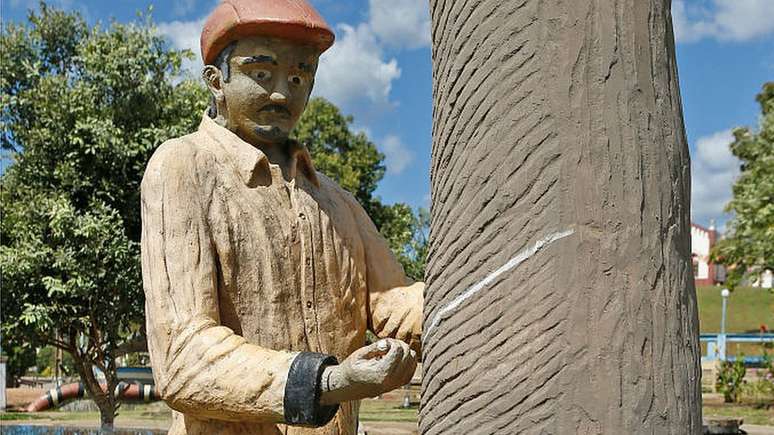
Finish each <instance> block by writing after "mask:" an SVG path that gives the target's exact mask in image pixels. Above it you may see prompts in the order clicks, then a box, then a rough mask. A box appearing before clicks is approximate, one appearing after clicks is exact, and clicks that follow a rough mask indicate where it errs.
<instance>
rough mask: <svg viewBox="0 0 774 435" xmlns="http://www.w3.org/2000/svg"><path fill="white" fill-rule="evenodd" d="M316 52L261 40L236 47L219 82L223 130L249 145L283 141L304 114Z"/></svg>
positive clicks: (251, 39) (247, 40)
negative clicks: (231, 131) (224, 119)
mask: <svg viewBox="0 0 774 435" xmlns="http://www.w3.org/2000/svg"><path fill="white" fill-rule="evenodd" d="M318 57H319V53H318V51H317V50H316V49H315V48H313V47H310V46H305V45H300V44H297V43H293V42H290V41H287V40H283V39H278V38H271V37H265V36H253V37H247V38H245V39H242V40H240V41H238V42H237V44H236V46H235V47H234V51H233V52H232V54H231V57H230V59H229V66H230V79H229V80H228V81H227V82H225V81H224V82H223V83H222V91H223V97H224V98H225V105H226V108H227V114H228V115H227V117H228V119H227V125H229V127H230V128H232V129H235V131H236V133H237V134H239V135H240V136H241V137H242V138H243V139H245V140H247V141H248V142H251V143H258V142H263V143H266V142H281V141H284V140H286V139H287V137H288V135H289V134H290V131H291V130H292V129H293V127H294V126H295V125H296V123H297V122H298V119H299V118H300V117H301V114H302V113H303V112H304V108H305V107H306V103H307V100H308V99H309V94H310V93H311V92H312V85H313V84H314V74H315V71H316V70H317V60H318Z"/></svg>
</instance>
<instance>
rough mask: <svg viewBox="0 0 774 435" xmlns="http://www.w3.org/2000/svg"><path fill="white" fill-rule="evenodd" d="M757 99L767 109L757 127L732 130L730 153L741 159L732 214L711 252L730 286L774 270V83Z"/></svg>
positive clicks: (765, 87) (766, 87)
mask: <svg viewBox="0 0 774 435" xmlns="http://www.w3.org/2000/svg"><path fill="white" fill-rule="evenodd" d="M757 100H758V102H759V103H760V105H761V110H762V112H763V116H762V117H761V121H760V128H759V130H758V131H757V132H755V131H752V130H751V129H749V128H746V127H745V128H737V129H736V130H734V142H733V143H732V144H731V152H732V153H733V154H734V156H736V157H737V158H738V159H739V160H741V162H742V165H741V174H740V176H739V178H738V179H737V180H736V183H735V184H734V188H733V194H734V196H733V198H732V199H731V202H729V203H728V205H726V211H730V212H733V213H734V217H733V218H732V219H731V220H730V221H729V223H728V228H729V231H728V235H727V237H725V238H724V239H723V240H721V241H720V242H718V243H717V245H715V248H714V249H713V251H712V258H713V261H716V262H718V263H721V264H725V265H727V269H728V274H727V284H728V286H729V287H730V288H732V289H733V288H734V287H736V286H737V285H739V284H740V283H741V282H743V281H744V280H746V279H750V278H751V279H755V278H757V277H758V276H759V275H760V273H761V272H763V271H764V270H767V269H768V270H774V82H768V83H766V84H765V85H763V91H762V92H761V93H760V94H759V95H758V98H757Z"/></svg>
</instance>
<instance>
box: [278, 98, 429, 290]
mask: <svg viewBox="0 0 774 435" xmlns="http://www.w3.org/2000/svg"><path fill="white" fill-rule="evenodd" d="M352 122H353V118H352V116H344V115H342V113H341V111H340V110H339V109H338V108H337V107H336V106H335V105H333V104H332V103H330V102H329V101H327V100H325V99H323V98H319V97H317V98H312V99H311V100H310V101H309V104H308V105H307V107H306V111H305V112H304V114H303V116H302V117H301V119H300V120H299V122H298V125H297V126H296V128H295V130H294V131H293V135H294V137H295V138H296V139H297V140H298V141H300V142H302V143H304V144H306V146H307V147H308V148H309V152H310V153H311V155H312V159H313V160H314V164H315V168H316V169H317V170H319V171H320V172H322V173H324V174H326V175H327V176H329V177H331V179H333V180H335V181H336V182H337V183H339V185H341V187H343V188H344V189H345V190H347V191H348V192H350V193H352V195H354V196H355V198H357V200H358V202H360V204H361V205H362V206H363V208H365V210H366V212H367V213H368V215H369V216H370V217H371V219H373V221H374V223H375V224H376V227H377V228H379V231H380V232H381V233H382V235H383V236H384V237H385V238H386V239H387V242H388V243H389V245H390V248H392V250H393V252H394V253H395V255H396V256H397V257H398V260H399V261H400V262H401V264H402V265H403V268H404V269H405V270H406V274H407V275H409V276H410V277H411V278H413V279H416V280H421V279H423V277H424V270H425V266H424V265H425V256H426V254H427V251H426V245H427V228H428V226H429V217H428V216H429V215H428V213H427V212H426V211H424V210H419V211H418V214H414V212H413V211H412V210H411V207H409V206H408V205H406V204H402V203H397V204H392V205H386V204H383V203H382V202H381V200H380V199H379V198H378V197H377V196H375V195H374V191H375V190H376V188H377V186H378V184H379V182H380V181H381V180H382V178H384V172H385V167H384V154H382V153H380V152H379V150H378V149H377V148H376V145H374V144H373V143H372V142H371V141H370V140H369V139H368V137H367V136H366V135H365V133H363V132H358V133H353V132H352V131H351V130H350V125H351V124H352Z"/></svg>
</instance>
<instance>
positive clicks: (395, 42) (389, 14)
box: [368, 0, 430, 49]
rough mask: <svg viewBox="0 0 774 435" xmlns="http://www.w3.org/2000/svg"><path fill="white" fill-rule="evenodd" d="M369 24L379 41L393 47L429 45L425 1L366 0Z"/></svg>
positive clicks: (426, 5)
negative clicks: (367, 0)
mask: <svg viewBox="0 0 774 435" xmlns="http://www.w3.org/2000/svg"><path fill="white" fill-rule="evenodd" d="M368 5H369V8H370V10H369V21H368V22H369V25H370V26H371V29H372V30H373V32H374V34H375V35H376V36H377V37H378V38H379V41H380V42H381V43H382V44H384V45H386V46H390V47H395V48H408V49H413V48H421V47H428V46H430V11H429V4H428V2H426V1H419V0H369V2H368Z"/></svg>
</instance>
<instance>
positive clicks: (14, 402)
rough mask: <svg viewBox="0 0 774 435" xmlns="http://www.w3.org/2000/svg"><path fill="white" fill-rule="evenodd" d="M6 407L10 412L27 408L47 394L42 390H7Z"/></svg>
mask: <svg viewBox="0 0 774 435" xmlns="http://www.w3.org/2000/svg"><path fill="white" fill-rule="evenodd" d="M5 394H6V406H7V408H8V410H9V411H11V410H19V409H23V408H26V407H27V405H29V403H30V402H32V401H33V400H35V399H37V398H38V397H40V396H42V395H44V394H46V390H44V389H42V388H7V389H6V390H5Z"/></svg>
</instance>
